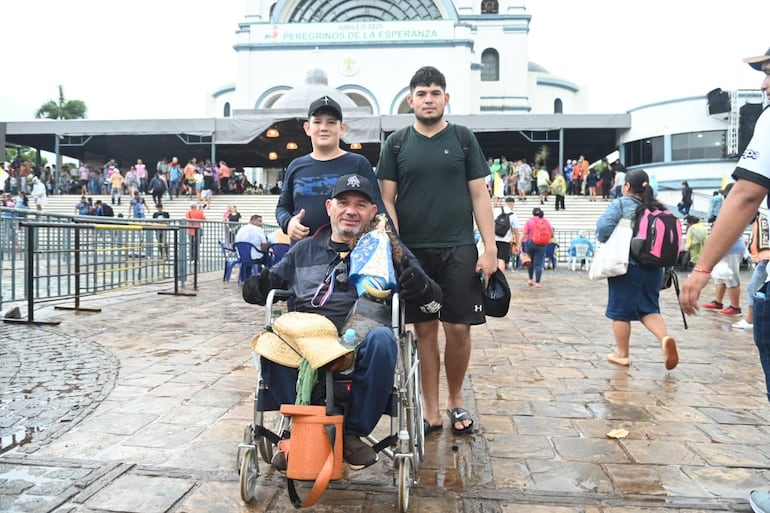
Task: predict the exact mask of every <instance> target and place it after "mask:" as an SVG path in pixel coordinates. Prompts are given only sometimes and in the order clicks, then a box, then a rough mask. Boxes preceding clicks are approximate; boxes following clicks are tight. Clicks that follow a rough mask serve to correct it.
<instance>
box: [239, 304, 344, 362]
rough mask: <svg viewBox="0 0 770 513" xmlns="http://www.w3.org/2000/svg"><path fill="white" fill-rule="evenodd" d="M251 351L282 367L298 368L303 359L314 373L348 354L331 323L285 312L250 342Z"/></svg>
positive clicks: (298, 313) (320, 317) (305, 314)
mask: <svg viewBox="0 0 770 513" xmlns="http://www.w3.org/2000/svg"><path fill="white" fill-rule="evenodd" d="M251 347H252V348H253V349H254V352H256V353H257V354H260V355H262V356H264V357H265V358H267V359H268V360H270V361H273V362H275V363H279V364H281V365H285V366H286V367H295V368H296V367H299V362H300V359H301V358H303V357H304V358H305V359H306V360H307V361H308V363H310V366H311V367H312V368H314V369H318V368H320V367H323V366H324V365H326V364H327V363H329V362H332V361H334V360H336V359H337V358H339V357H340V356H343V355H345V354H347V353H350V352H351V350H350V349H347V348H345V347H344V346H343V345H342V344H340V342H339V335H338V334H337V328H336V327H335V326H334V323H332V321H330V320H329V319H327V318H326V317H324V316H323V315H319V314H315V313H307V312H289V313H287V314H284V315H282V316H280V317H278V318H277V319H276V320H275V322H274V323H273V326H272V328H271V330H265V331H263V332H262V333H260V334H259V335H258V336H257V337H255V338H254V340H253V341H252V342H251Z"/></svg>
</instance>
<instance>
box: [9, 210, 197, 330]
mask: <svg viewBox="0 0 770 513" xmlns="http://www.w3.org/2000/svg"><path fill="white" fill-rule="evenodd" d="M19 227H20V229H21V230H22V231H23V232H24V233H25V239H26V247H25V251H24V294H25V296H26V299H27V318H26V319H21V318H19V319H4V321H5V322H20V323H27V324H58V322H45V321H39V320H37V321H36V320H35V318H34V312H35V308H34V306H35V302H36V300H37V301H40V300H44V299H45V300H50V299H69V298H73V299H74V306H64V305H57V306H56V307H55V308H57V309H67V310H80V311H92V312H93V311H96V312H98V311H101V310H100V309H99V308H85V307H83V306H82V305H81V303H80V301H81V299H82V298H83V297H84V296H89V295H95V294H99V293H101V292H105V291H108V290H117V289H120V288H127V287H134V286H137V285H143V284H147V283H162V282H168V281H172V280H173V284H174V292H170V293H169V294H174V295H194V294H190V293H181V292H180V291H179V283H180V281H183V280H184V279H185V278H186V275H187V271H186V267H187V261H186V258H185V255H184V252H183V251H182V252H180V251H179V248H180V247H182V248H183V247H184V246H183V245H180V244H179V232H180V231H181V230H182V228H181V227H179V226H168V225H165V226H162V225H157V224H156V225H152V224H150V225H145V224H139V223H111V224H93V223H88V224H87V223H45V222H36V221H21V222H20V223H19ZM187 229H189V230H194V231H198V229H197V228H189V227H188V228H187ZM191 263H192V267H193V272H192V276H193V284H194V286H193V288H197V262H196V261H195V260H194V259H193V260H192V262H191Z"/></svg>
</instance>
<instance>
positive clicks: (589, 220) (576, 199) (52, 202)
mask: <svg viewBox="0 0 770 513" xmlns="http://www.w3.org/2000/svg"><path fill="white" fill-rule="evenodd" d="M91 198H92V199H93V200H94V201H96V200H102V202H104V203H111V198H110V196H106V195H94V196H91ZM79 201H80V196H78V195H67V194H65V195H59V196H49V197H48V204H47V205H46V207H45V211H46V212H51V213H58V214H73V213H74V211H75V205H76V204H77V203H78V202H79ZM145 201H146V202H147V205H148V209H147V210H148V216H149V217H152V213H153V212H154V211H155V209H154V207H153V203H152V196H145ZM192 201H193V200H192V199H191V198H189V197H185V196H180V197H178V198H174V199H173V200H169V199H168V198H164V200H163V208H164V210H165V211H166V212H168V213H169V215H170V216H171V218H172V219H181V218H184V217H185V213H186V212H187V211H188V210H189V209H190V203H191V202H192ZM564 202H565V207H566V208H565V210H559V211H558V212H557V211H556V210H555V209H554V205H555V203H554V198H553V197H550V198H548V201H546V202H545V203H544V204H543V205H541V204H540V200H539V199H538V197H537V196H529V197H528V198H527V200H526V201H522V200H517V201H516V203H515V207H514V211H515V212H516V215H517V216H518V218H519V221H520V222H521V224H524V223H525V222H526V221H527V219H529V218H530V217H531V216H532V209H533V208H534V207H540V208H542V209H543V213H544V214H545V217H546V219H548V220H549V221H550V222H551V224H552V225H553V227H554V230H555V232H556V235H557V238H558V239H559V243H560V244H563V242H562V239H565V240H566V241H567V242H568V241H569V240H572V238H574V237H575V236H576V235H577V233H578V232H580V231H583V230H585V231H586V232H588V236H589V238H590V239H593V234H594V231H595V230H596V220H597V219H599V217H600V216H601V215H602V213H604V211H605V210H606V208H607V202H606V201H603V200H601V199H598V200H597V201H589V199H588V198H586V197H584V196H567V198H566V199H565V201H564ZM277 203H278V196H277V195H272V194H264V195H258V194H238V195H236V194H232V195H231V194H225V195H216V196H214V197H213V198H212V201H211V206H210V207H208V208H206V209H205V210H204V213H205V215H206V218H207V219H209V220H212V221H221V220H222V217H223V215H224V214H225V212H226V211H227V206H228V205H231V204H232V205H235V206H236V208H237V209H238V212H240V213H241V216H242V221H243V222H246V221H248V219H249V217H251V216H252V215H254V214H260V215H261V216H262V217H263V218H264V222H265V224H266V225H268V226H277V223H276V220H275V206H276V204H277ZM493 203H494V204H495V205H496V206H495V215H497V213H499V208H498V206H499V205H501V204H502V201H501V199H499V198H495V201H494V202H493ZM128 204H129V198H128V196H127V195H124V196H123V198H122V200H121V205H120V206H118V205H114V206H113V209H114V210H115V215H118V214H119V213H121V214H123V216H124V217H128V216H129V208H128Z"/></svg>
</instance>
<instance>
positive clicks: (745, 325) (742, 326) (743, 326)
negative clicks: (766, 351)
mask: <svg viewBox="0 0 770 513" xmlns="http://www.w3.org/2000/svg"><path fill="white" fill-rule="evenodd" d="M733 328H735V329H736V330H750V329H754V325H753V324H751V323H750V322H746V319H741V320H740V321H738V322H734V323H733Z"/></svg>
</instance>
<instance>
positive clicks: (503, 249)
mask: <svg viewBox="0 0 770 513" xmlns="http://www.w3.org/2000/svg"><path fill="white" fill-rule="evenodd" d="M495 246H497V259H498V260H502V261H503V262H505V263H508V262H510V261H511V243H510V242H504V241H501V240H497V241H495Z"/></svg>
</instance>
